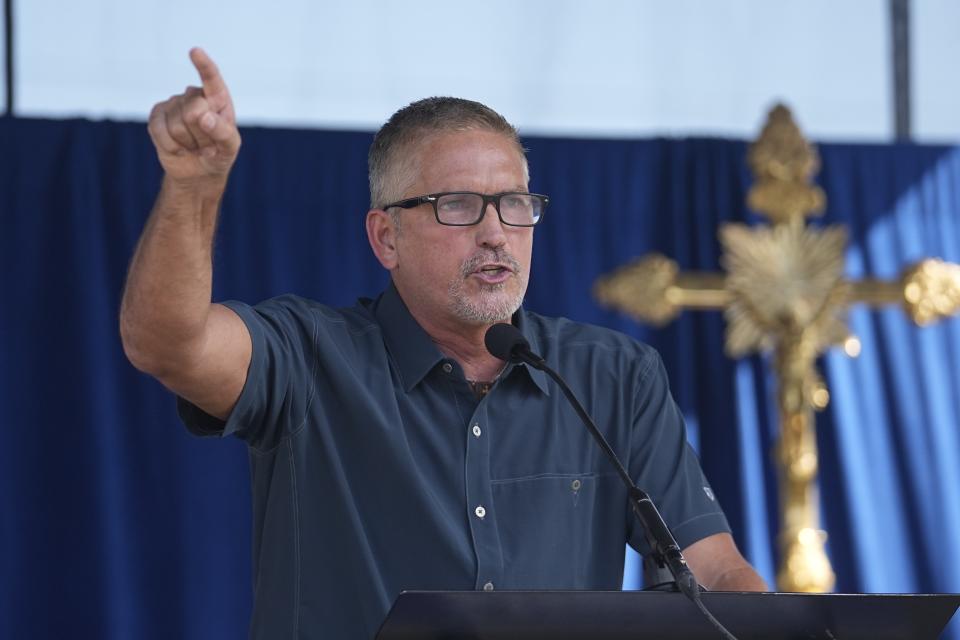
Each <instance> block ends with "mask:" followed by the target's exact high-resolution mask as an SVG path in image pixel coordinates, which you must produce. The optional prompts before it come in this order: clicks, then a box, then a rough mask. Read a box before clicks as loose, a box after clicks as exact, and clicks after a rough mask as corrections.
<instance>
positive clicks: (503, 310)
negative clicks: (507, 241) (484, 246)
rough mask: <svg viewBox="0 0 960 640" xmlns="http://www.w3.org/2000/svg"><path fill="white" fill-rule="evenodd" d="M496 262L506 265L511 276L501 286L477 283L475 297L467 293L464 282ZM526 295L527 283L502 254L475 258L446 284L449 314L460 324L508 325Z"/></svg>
mask: <svg viewBox="0 0 960 640" xmlns="http://www.w3.org/2000/svg"><path fill="white" fill-rule="evenodd" d="M486 262H499V263H501V264H505V265H509V266H510V269H511V270H512V274H511V276H510V277H509V278H508V279H507V280H506V281H504V282H499V283H496V284H488V283H485V282H479V294H476V293H474V294H472V295H471V294H470V293H469V292H468V291H467V288H468V281H469V279H470V276H471V274H472V273H474V272H475V271H476V270H477V269H478V268H479V267H480V266H481V265H483V264H484V263H486ZM526 291H527V279H526V278H525V277H524V275H523V273H522V269H521V268H520V263H519V262H518V261H517V260H516V259H514V257H513V256H511V255H510V254H508V253H506V252H502V251H498V252H496V253H493V254H478V255H476V256H473V257H472V258H469V259H468V260H466V261H464V263H463V265H462V266H461V268H460V274H459V277H458V278H457V279H455V280H454V281H453V282H451V283H450V287H449V295H450V301H451V305H452V307H453V308H452V311H453V314H454V315H455V316H456V317H457V318H459V319H460V320H462V321H464V322H466V323H468V324H475V325H488V324H494V323H497V322H510V318H511V316H513V314H514V313H516V311H517V309H519V308H520V305H521V304H522V303H523V296H524V295H525V294H526Z"/></svg>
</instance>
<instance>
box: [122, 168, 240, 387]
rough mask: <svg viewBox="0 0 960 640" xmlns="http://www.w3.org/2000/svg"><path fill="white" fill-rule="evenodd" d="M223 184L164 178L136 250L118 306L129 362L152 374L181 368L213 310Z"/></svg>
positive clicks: (200, 336) (201, 334)
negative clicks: (215, 245) (214, 257)
mask: <svg viewBox="0 0 960 640" xmlns="http://www.w3.org/2000/svg"><path fill="white" fill-rule="evenodd" d="M222 191H223V185H222V184H218V183H217V182H213V183H212V184H211V183H210V182H209V181H208V182H207V183H203V184H198V183H190V182H182V181H177V180H174V179H171V178H170V177H169V176H167V177H165V178H164V181H163V185H162V187H161V189H160V193H159V195H158V196H157V201H156V204H155V205H154V209H153V211H152V213H151V214H150V218H149V220H148V221H147V225H146V228H145V229H144V232H143V235H142V236H141V238H140V242H139V244H138V246H137V249H136V251H135V253H134V256H133V260H132V262H131V265H130V271H129V274H128V276H127V283H126V287H125V289H124V294H123V301H122V303H121V311H120V333H121V336H122V339H123V346H124V350H125V351H126V353H127V356H128V357H129V358H130V360H131V362H132V363H133V364H134V365H135V366H137V367H138V368H140V369H143V370H146V371H149V372H150V373H153V374H158V373H162V371H163V369H165V368H167V367H172V366H177V364H178V363H179V361H180V360H182V359H183V358H184V357H188V356H189V354H190V353H191V352H192V351H193V350H194V349H193V347H194V346H195V345H196V343H197V342H198V341H199V340H201V339H202V336H203V332H204V328H205V326H206V322H207V318H208V316H209V313H210V304H211V292H212V283H213V266H212V264H213V263H212V252H213V237H214V231H215V228H216V221H217V211H218V208H219V206H220V200H221V195H222Z"/></svg>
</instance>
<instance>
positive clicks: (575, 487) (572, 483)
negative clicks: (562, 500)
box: [570, 480, 580, 491]
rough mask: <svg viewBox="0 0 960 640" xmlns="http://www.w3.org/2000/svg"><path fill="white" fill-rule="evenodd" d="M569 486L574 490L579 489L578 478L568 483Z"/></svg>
mask: <svg viewBox="0 0 960 640" xmlns="http://www.w3.org/2000/svg"><path fill="white" fill-rule="evenodd" d="M570 488H571V489H573V490H574V491H580V480H574V481H573V482H571V483H570Z"/></svg>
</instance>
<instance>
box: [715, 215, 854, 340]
mask: <svg viewBox="0 0 960 640" xmlns="http://www.w3.org/2000/svg"><path fill="white" fill-rule="evenodd" d="M846 239H847V234H846V230H845V229H843V228H842V227H828V228H826V229H823V230H817V229H813V228H810V227H796V226H792V225H779V226H775V227H752V228H751V227H747V226H744V225H740V224H728V225H724V226H723V227H722V228H721V229H720V242H721V244H722V245H723V248H724V250H725V253H724V255H723V257H722V258H721V261H720V263H721V264H722V265H723V266H724V267H725V268H726V270H727V290H728V291H730V293H731V294H732V298H733V300H732V301H731V303H730V304H729V305H728V306H727V308H726V311H725V314H726V317H727V323H728V324H727V340H726V351H727V354H728V355H729V356H730V357H733V358H739V357H741V356H744V355H747V354H749V353H752V352H755V351H761V350H762V351H769V350H771V349H773V348H774V346H775V345H776V343H777V342H778V341H779V340H780V339H781V338H782V337H783V336H784V334H785V333H792V332H795V331H800V330H802V331H803V332H804V341H805V342H806V343H807V344H808V345H809V348H810V349H811V350H812V354H813V356H814V357H815V356H817V355H819V354H820V353H822V352H823V351H825V350H826V348H827V347H829V346H831V345H833V344H836V343H838V342H841V341H843V340H844V339H845V338H846V337H847V335H848V332H847V326H846V323H845V321H844V318H843V313H842V311H843V306H842V304H843V302H844V301H845V300H846V298H847V296H848V290H847V289H848V288H847V286H846V283H845V282H844V281H843V247H844V245H845V244H846Z"/></svg>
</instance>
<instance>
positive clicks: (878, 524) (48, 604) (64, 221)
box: [0, 118, 960, 639]
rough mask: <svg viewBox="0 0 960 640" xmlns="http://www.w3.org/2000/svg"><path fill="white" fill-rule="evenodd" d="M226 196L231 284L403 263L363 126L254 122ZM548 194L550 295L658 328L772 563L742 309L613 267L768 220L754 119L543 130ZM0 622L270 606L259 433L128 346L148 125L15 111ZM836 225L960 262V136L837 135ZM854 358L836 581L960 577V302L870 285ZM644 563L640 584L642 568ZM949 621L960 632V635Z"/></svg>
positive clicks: (596, 318)
mask: <svg viewBox="0 0 960 640" xmlns="http://www.w3.org/2000/svg"><path fill="white" fill-rule="evenodd" d="M243 136H244V142H243V150H242V152H241V157H240V159H239V161H238V163H237V167H236V169H235V171H234V174H233V177H232V179H231V182H230V187H229V192H228V194H227V197H226V200H225V204H224V207H223V215H222V219H221V223H220V230H219V236H218V240H217V247H216V255H215V295H216V297H217V298H227V297H229V298H239V299H244V300H248V301H256V300H260V299H262V298H265V297H269V296H271V295H275V294H278V293H281V292H286V291H296V292H298V293H302V294H304V295H307V296H311V297H315V298H317V299H320V300H323V301H326V302H329V303H332V304H337V305H340V304H351V303H352V302H353V300H354V299H355V298H356V297H357V296H358V295H371V294H376V293H377V292H378V291H379V290H380V289H381V288H382V287H383V285H384V284H385V282H386V277H385V274H384V273H383V272H382V270H381V269H380V267H379V265H378V264H377V263H376V262H375V260H374V259H373V257H372V255H371V254H370V251H369V248H368V247H367V244H366V239H365V236H364V232H363V225H362V221H363V217H364V213H365V211H366V201H367V188H366V176H365V167H366V164H365V162H366V161H365V157H366V150H367V146H368V145H369V143H370V140H371V135H370V134H366V133H344V132H320V131H291V130H277V129H269V130H268V129H246V130H244V131H243ZM526 144H527V146H528V147H529V148H530V150H531V151H530V162H531V168H532V171H533V179H532V185H531V186H532V188H533V189H534V190H536V191H539V192H543V193H547V194H549V195H550V196H551V208H550V210H549V211H548V217H547V219H546V222H545V224H544V226H542V227H540V228H539V229H538V230H537V233H536V239H535V247H534V267H533V274H532V278H531V287H530V292H529V295H528V299H527V305H528V306H529V307H530V308H532V309H534V310H536V311H540V312H543V313H548V314H558V315H565V316H568V317H572V318H575V319H578V320H583V321H587V322H594V323H598V324H602V325H606V326H609V327H613V328H615V329H618V330H621V331H624V332H626V333H629V334H632V335H634V336H637V337H638V338H640V339H642V340H645V341H648V342H650V343H652V344H653V345H654V346H655V347H657V348H658V349H659V350H660V351H661V353H662V354H663V356H664V360H665V362H666V364H667V367H668V370H669V372H670V376H671V384H672V388H673V392H674V394H675V396H676V398H677V400H678V402H679V403H680V405H681V407H682V409H683V411H684V413H685V415H686V418H687V421H688V424H689V427H690V435H691V439H692V441H693V442H694V444H695V446H696V447H697V448H698V450H699V451H700V454H701V458H702V461H703V465H704V467H705V469H706V471H707V473H708V475H709V476H710V477H711V479H712V482H713V484H714V488H715V489H716V492H717V494H718V495H719V498H720V500H721V501H722V502H723V504H724V506H725V508H726V511H727V514H728V516H729V518H730V521H731V524H732V526H733V528H734V534H735V536H736V538H737V540H738V542H739V543H740V545H741V548H742V549H743V550H744V552H745V553H746V554H747V556H748V557H749V559H750V560H751V561H752V562H753V563H754V564H755V565H756V566H757V567H758V569H759V570H760V571H761V573H762V574H763V575H764V576H765V577H766V578H767V580H768V581H772V580H773V574H774V570H775V566H776V554H777V548H776V542H775V540H776V535H777V527H778V515H777V514H778V507H777V491H776V484H775V479H776V470H775V467H774V466H773V461H772V456H771V453H770V452H771V448H772V446H773V444H774V442H775V438H776V424H775V422H774V419H773V417H774V416H775V414H776V409H775V407H774V406H773V405H772V404H771V403H770V401H769V400H768V398H769V393H770V392H771V390H772V388H773V381H772V380H771V379H770V377H769V373H768V367H767V366H766V363H765V362H764V359H763V358H762V357H755V358H751V359H745V360H742V361H737V362H734V361H730V360H727V359H726V358H725V357H724V355H723V348H722V347H723V333H724V326H723V321H722V317H721V315H720V314H719V313H716V312H709V313H685V314H684V315H683V316H681V318H680V319H679V320H678V321H676V322H674V323H673V324H671V325H669V326H667V327H666V328H663V329H658V330H653V329H650V328H646V327H641V326H639V325H637V324H635V323H634V322H632V321H631V320H629V319H627V318H624V317H623V316H621V315H618V314H616V313H614V312H611V311H609V310H605V309H602V308H600V307H598V306H597V304H596V303H594V301H593V300H592V299H591V296H590V289H591V286H592V284H593V282H594V280H595V279H596V278H597V277H598V276H600V275H601V274H604V273H607V272H609V271H611V270H612V269H614V268H616V267H617V266H618V265H620V264H622V263H624V262H626V261H628V260H629V259H631V258H632V257H634V256H638V255H641V254H643V253H646V252H648V251H660V252H662V253H665V254H667V255H669V256H672V257H673V258H675V259H676V260H677V261H678V262H679V263H680V265H681V267H682V268H684V269H701V270H715V269H718V266H719V261H718V258H719V254H720V247H719V244H718V242H717V239H716V229H717V226H718V225H719V224H721V223H723V222H726V221H741V222H749V223H753V222H757V221H758V220H759V219H758V218H757V217H756V216H755V215H753V214H751V213H750V212H748V211H747V210H746V208H745V205H744V200H745V195H746V190H747V189H748V187H749V184H750V175H749V173H748V171H747V168H746V165H745V161H744V160H745V153H746V144H745V143H743V142H739V141H728V140H707V139H686V140H631V141H623V140H620V141H609V140H566V139H547V138H530V139H527V140H526ZM0 150H2V153H0V301H2V304H3V310H2V312H0V416H2V426H3V429H2V434H3V447H0V500H2V507H3V510H2V518H0V550H2V555H0V637H3V638H27V637H29V638H60V637H75V638H104V639H113V638H131V637H136V638H169V637H180V638H188V639H190V638H237V637H243V636H244V635H245V633H246V624H247V616H248V613H249V610H250V602H251V577H250V530H249V529H250V521H249V518H250V507H249V501H250V495H249V488H248V484H247V483H248V469H247V462H246V456H245V451H244V447H243V446H242V444H241V443H239V442H238V441H234V440H229V439H228V440H225V441H220V440H202V439H197V438H193V437H190V436H188V435H187V433H186V432H185V430H184V429H183V428H182V427H181V426H180V425H179V423H178V422H177V419H176V417H175V412H174V402H173V398H172V397H171V395H170V394H169V393H168V392H166V391H164V390H163V389H162V388H161V387H160V386H159V385H158V384H157V383H156V382H154V381H152V380H151V379H149V378H147V377H146V376H143V375H141V374H139V373H137V372H136V371H135V370H134V369H133V368H132V367H131V366H130V365H129V364H128V363H127V362H126V360H125V358H124V356H123V353H122V350H121V347H120V343H119V338H118V335H117V319H116V316H117V308H118V305H119V300H120V295H121V289H122V286H123V280H124V275H125V271H126V266H127V262H128V260H129V259H130V256H131V254H132V252H133V248H134V246H135V243H136V240H137V237H138V236H139V233H140V231H141V230H142V227H143V224H144V222H145V220H146V216H147V213H148V211H149V209H150V207H151V204H152V200H153V197H154V195H155V193H156V190H157V187H158V185H159V180H160V172H159V167H158V165H157V162H156V160H155V158H154V155H153V151H152V148H151V146H150V143H149V140H148V138H147V135H146V131H145V128H144V126H143V125H142V124H124V123H111V122H100V123H93V122H87V121H42V120H26V119H11V118H6V119H0ZM820 151H821V155H822V157H823V170H822V173H821V176H820V182H821V184H822V186H823V187H824V188H825V189H826V191H827V193H828V196H829V204H828V210H827V212H826V214H825V216H824V217H823V220H822V222H823V223H842V224H846V225H848V226H849V228H850V231H851V240H850V245H849V250H848V256H847V257H848V262H847V264H848V270H849V274H850V276H851V277H864V276H873V277H884V278H895V277H896V276H897V274H898V273H899V271H900V270H901V269H902V267H903V266H905V265H906V264H908V263H910V262H912V261H915V260H917V259H919V258H921V257H923V256H927V255H937V256H940V257H943V258H945V259H947V260H952V261H957V262H960V222H958V221H960V149H957V148H951V147H933V146H888V145H883V146H874V145H834V144H824V145H821V147H820ZM850 323H851V328H852V330H853V331H854V333H856V335H858V336H859V338H860V340H861V342H862V344H863V350H862V354H861V356H860V357H859V358H858V359H855V360H851V359H848V358H846V357H845V356H843V355H837V354H830V355H828V356H827V357H826V358H824V359H823V363H822V365H823V371H824V373H825V376H826V378H827V382H828V384H829V386H830V389H831V392H832V402H831V404H830V406H829V408H828V409H827V411H825V412H824V413H823V414H821V416H820V419H819V428H818V441H819V446H820V452H821V493H822V498H823V505H824V506H823V515H824V526H825V528H826V529H827V530H828V532H829V534H830V539H829V549H828V550H829V553H830V555H831V558H832V561H833V564H834V568H835V570H836V572H837V577H838V583H837V589H838V590H839V591H847V592H859V591H863V592H901V591H902V592H958V591H960V428H958V425H960V371H958V369H960V322H958V321H957V320H950V321H946V322H943V323H940V324H938V325H936V326H934V327H930V328H925V329H918V328H915V327H913V326H912V325H911V324H910V323H909V322H908V321H907V320H906V319H905V317H904V314H903V313H902V312H901V311H900V310H897V309H888V310H882V311H869V310H866V309H862V308H858V309H856V310H855V311H853V313H852V314H851V316H850ZM635 571H636V569H635V567H633V565H631V566H630V567H628V575H627V576H626V580H625V582H626V584H627V585H628V586H633V585H635V584H636V583H637V577H636V574H635ZM951 637H954V638H960V633H955V634H954V635H953V636H951Z"/></svg>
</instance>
